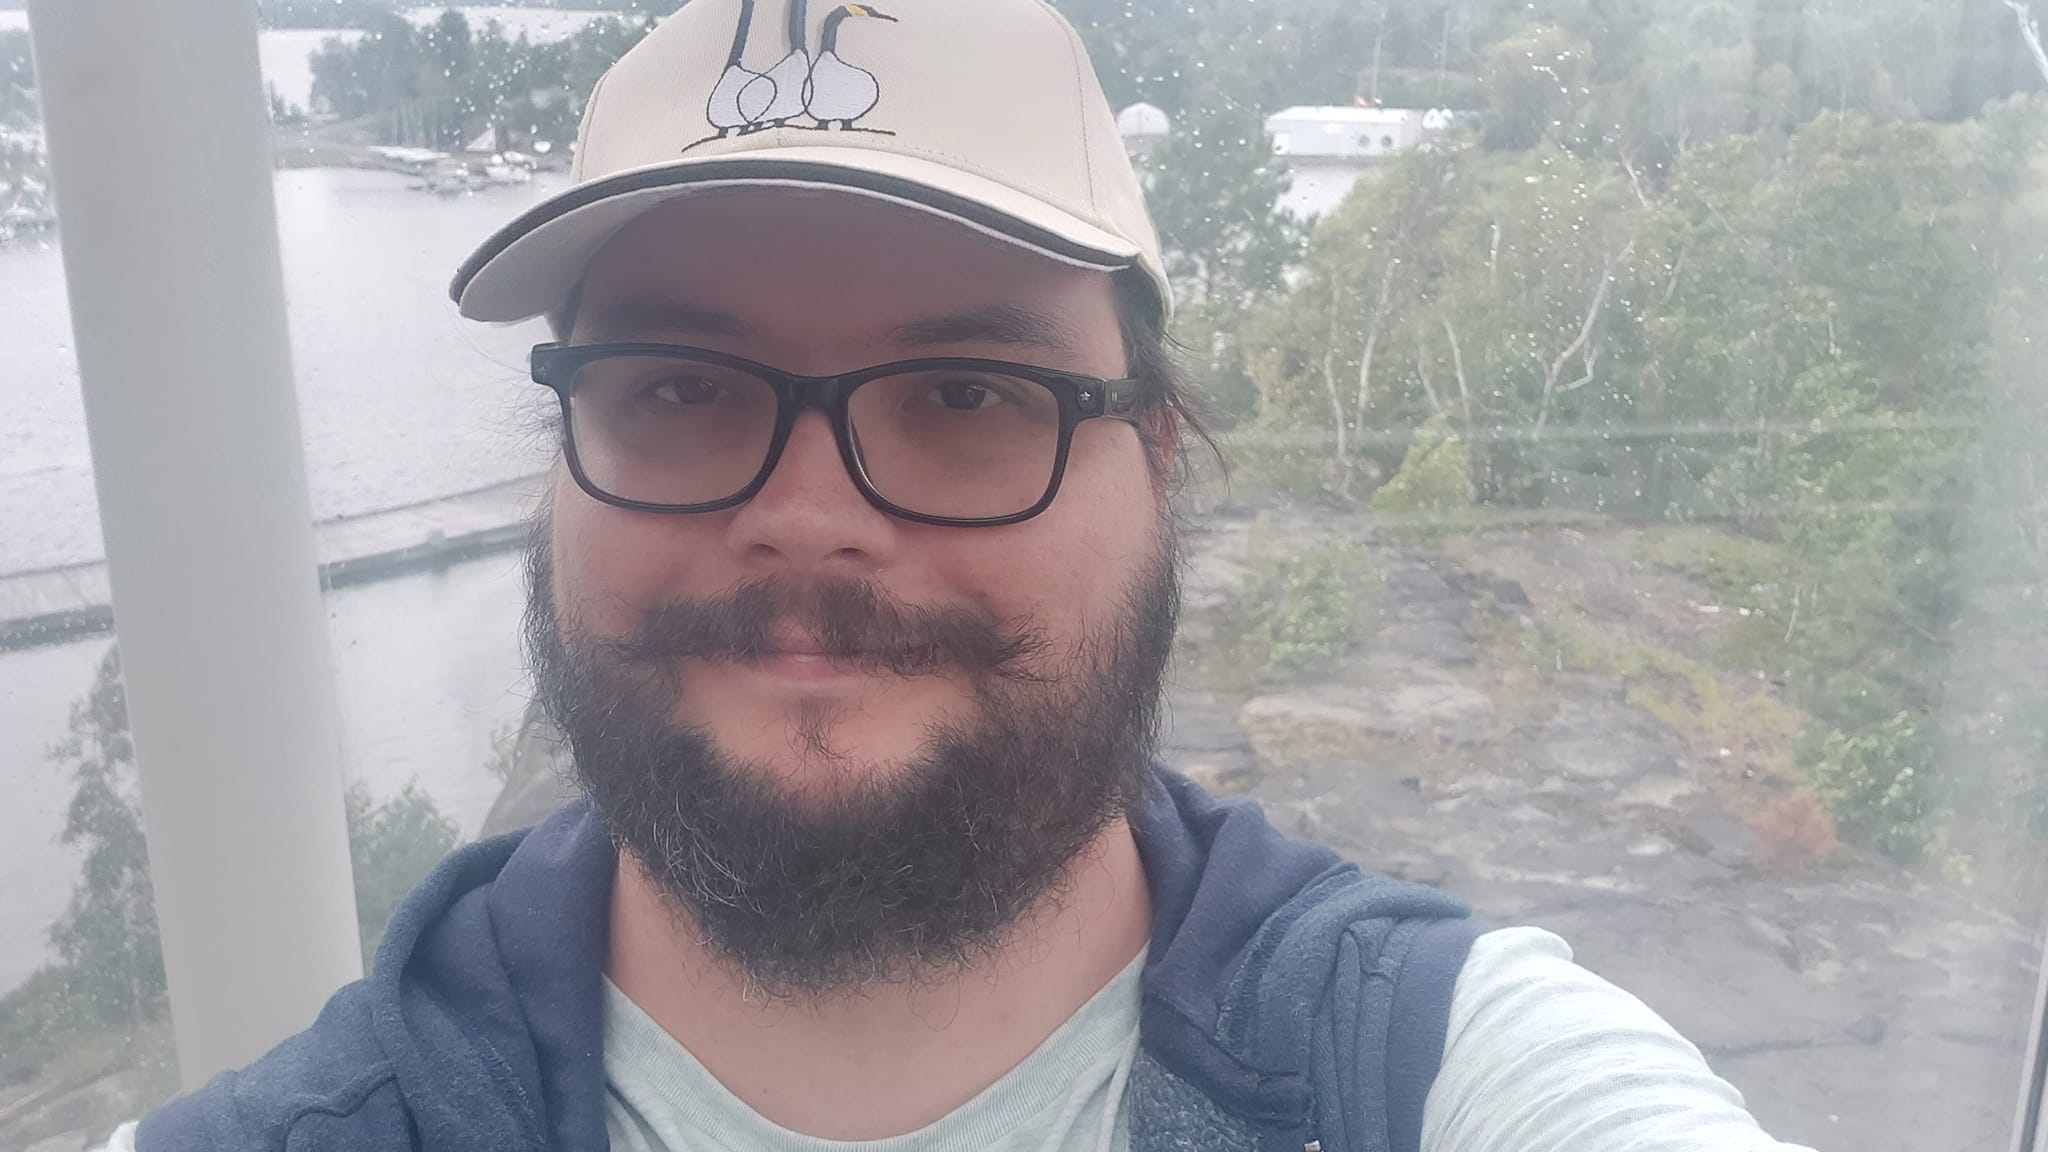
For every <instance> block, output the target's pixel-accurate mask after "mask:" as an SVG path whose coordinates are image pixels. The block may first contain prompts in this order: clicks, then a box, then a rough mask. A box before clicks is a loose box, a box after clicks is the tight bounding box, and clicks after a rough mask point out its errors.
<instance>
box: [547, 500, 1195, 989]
mask: <svg viewBox="0 0 2048 1152" xmlns="http://www.w3.org/2000/svg"><path fill="white" fill-rule="evenodd" d="M546 517H547V512H546V510H545V509H543V511H542V514H541V518H540V519H539V520H538V521H536V528H535V531H534V534H533V539H532V542H531V544H530V546H529V552H528V559H527V575H528V580H529V590H528V600H527V620H526V633H527V636H526V639H527V646H528V650H529V656H530V658H531V660H532V663H533V670H534V679H535V682H536V686H537V689H538V691H539V693H540V696H541V699H542V701H543V703H544V704H545V706H546V708H547V710H548V712H549V715H550V716H551V717H552V719H553V720H554V722H555V724H556V725H557V726H558V727H560V728H561V730H562V732H563V733H564V734H565V735H566V736H567V738H568V740H569V744H570V747H571V750H572V751H573V753H574V756H575V763H576V774H577V777H578V779H579V782H580V783H581V785H582V788H583V790H584V792H585V793H586V794H587V795H589V797H590V798H591V799H592V801H593V802H594V803H595V806H596V809H597V811H598V812H599V814H600V816H601V818H602V820H603V822H604V824H605V826H606V828H607V830H608V832H609V834H610V836H611V838H612V840H613V842H614V843H615V844H616V845H617V847H618V848H619V849H620V850H621V851H624V852H628V853H630V854H631V855H632V857H633V858H634V860H635V861H636V863H637V864H638V865H639V867H640V869H641V870H642V871H643V872H644V874H645V875H646V877H647V878H648V880H649V881H650V882H651V883H652V884H653V885H654V886H655V887H656V888H657V889H658V891H659V892H660V893H661V894H662V896H663V897H664V899H665V900H666V901H667V902H668V903H669V904H670V905H671V906H672V908H674V909H675V910H677V911H679V912H681V913H682V914H684V916H685V917H686V918H687V920H688V921H689V922H690V924H691V926H692V927H693V928H694V929H695V930H696V932H697V933H698V935H699V936H700V938H701V939H703V940H704V941H705V942H706V944H707V945H708V946H709V947H710V948H711V949H712V951H713V952H714V953H716V954H717V955H718V956H719V957H720V958H721V959H722V960H723V961H724V962H725V963H727V964H729V965H730V966H731V967H733V968H734V969H735V970H737V971H738V972H739V973H740V974H741V975H743V976H744V977H745V978H746V979H747V980H749V981H750V982H751V983H752V984H753V985H754V986H755V988H756V990H757V992H758V993H759V994H761V995H764V996H767V997H771V998H782V999H798V998H815V997H819V996H823V995H827V994H830V993H834V992H840V991H845V990H850V989H854V988H858V987H860V986H862V985H866V984H872V983H900V982H911V981H922V980H929V979H939V978H943V976H945V975H946V974H947V973H949V972H952V971H957V970H959V969H960V968H962V967H964V966H967V965H970V964H972V963H974V962H975V961H977V960H979V959H982V958H985V957H987V956H989V955H990V954H992V953H993V952H994V951H996V950H998V949H999V948H1000V947H1001V946H1002V945H1003V943H1004V942H1005V939H1006V936H1007V934H1008V931H1009V930H1010V929H1011V928H1012V927H1013V926H1015V925H1016V924H1017V923H1018V922H1019V920H1020V919H1021V918H1023V917H1025V916H1026V915H1027V914H1029V913H1030V912H1032V910H1033V909H1034V908H1036V907H1038V906H1040V905H1041V904H1045V903H1048V902H1050V901H1056V900H1057V898H1058V894H1059V887H1060V885H1061V883H1062V881H1063V879H1064V878H1065V877H1066V876H1067V875H1068V873H1069V870H1070V866H1071V865H1072V864H1073V863H1074V862H1075V860H1076V858H1077V857H1078V856H1079V855H1080V854H1081V853H1082V852H1083V851H1084V850H1085V849H1087V847H1088V846H1089V845H1090V844H1091V843H1092V842H1093V841H1094V840H1095V839H1096V838H1097V837H1098V836H1099V834H1100V833H1101V832H1102V831H1103V829H1104V828H1106V827H1107V826H1108V825H1109V824H1110V823H1111V822H1112V821H1113V820H1114V819H1116V818H1117V817H1118V816H1119V815H1121V814H1123V813H1124V812H1126V811H1128V810H1129V809H1131V808H1132V807H1133V806H1135V805H1136V804H1137V803H1138V802H1139V801H1140V799H1141V797H1142V795H1143V792H1144V789H1145V787H1146V784H1147V781H1148V780H1149V778H1150V774H1151V771H1152V769H1151V755H1152V751H1153V746H1154V742H1155V740H1156V737H1157V724H1158V716H1159V704H1160V694H1161V688H1162V685H1163V681H1164V677H1165V671H1166V665H1167V660H1168V656H1169V653H1170V650H1171V648H1172V643H1173V633H1174V626H1175V620H1176V615H1177V612H1178V607H1179V585H1178V580H1177V571H1176V565H1177V556H1176V554H1175V550H1174V546H1173V541H1172V538H1171V530H1170V528H1167V529H1163V530H1162V542H1161V547H1160V549H1159V554H1158V556H1157V557H1156V558H1155V559H1154V561H1153V563H1151V564H1150V565H1148V566H1147V567H1146V568H1145V569H1144V570H1143V571H1141V572H1139V573H1138V574H1137V575H1136V578H1135V579H1134V581H1133V582H1132V584H1131V586H1130V587H1129V588H1128V589H1127V590H1126V592H1125V594H1124V596H1123V602H1122V603H1121V604H1120V605H1119V606H1118V611H1117V612H1116V614H1115V616H1114V622H1113V624H1111V625H1109V626H1108V627H1106V628H1104V629H1102V630H1101V631H1100V634H1098V635H1096V636H1093V637H1091V638H1089V639H1088V640H1087V641H1085V642H1084V643H1083V644H1082V645H1081V646H1080V647H1079V649H1078V650H1076V651H1073V652H1070V653H1066V654H1064V655H1061V656H1058V657H1056V658H1053V659H1052V660H1050V661H1048V656H1049V645H1048V643H1047V642H1046V641H1045V639H1044V638H1043V637H1042V636H1041V635H1038V634H1037V633H1035V632H1034V631H1032V630H1030V629H1028V628H1022V629H1020V628H1017V627H1014V626H1012V627H1007V628H1006V627H1005V626H1004V625H1002V624H1001V623H1000V622H998V621H994V620H992V619H989V618H986V617H984V616H981V615H979V614H978V613H975V612H973V611H972V610H968V609H942V610H936V611H934V610H930V609H921V608H916V607H911V606H906V605H901V604H898V603H896V602H894V601H892V600H891V599H889V598H888V597H886V596H885V595H883V594H881V593H880V592H879V591H878V590H877V589H876V588H875V587H873V586H872V585H870V584H867V583H865V582H860V581H845V580H842V581H837V582H832V583H826V584H820V585H813V586H810V587H806V588H795V587H791V586H788V585H785V584H777V583H773V582H755V583H751V584H747V585H742V586H741V587H740V588H738V589H736V590H734V591H733V592H732V593H730V594H728V595H726V596H723V597H720V598H716V599H713V600H709V601H689V602H672V603H669V604H664V605H660V606H657V607H656V608H654V609H653V610H651V611H650V612H648V613H647V614H646V615H645V617H644V618H643V619H642V621H641V622H640V625H639V627H638V628H637V629H636V631H635V633H634V634H633V635H632V636H630V637H627V638H625V639H623V640H606V639H601V638H597V637H593V636H590V635H588V634H586V633H584V632H582V631H581V630H580V629H579V628H578V627H577V626H576V623H575V621H574V620H573V619H571V620H564V619H563V618H562V617H561V616H560V615H559V614H558V612H557V611H556V607H555V604H554V600H553V592H552V588H553V580H552V564H551V545H550V540H549V537H548V533H547V519H546ZM778 622H794V623H798V624H801V625H803V626H804V627H805V628H806V631H807V633H808V634H809V635H811V636H813V637H815V638H817V639H818V640H819V643H820V644H821V646H822V647H824V649H825V650H826V652H827V653H828V654H831V655H845V656H858V657H859V658H860V659H862V660H865V661H867V662H868V663H869V664H870V665H871V666H873V667H875V668H876V669H878V670H886V671H889V672H892V673H895V674H906V675H907V674H920V673H930V672H935V671H944V670H954V671H959V672H964V673H965V674H966V678H967V679H968V681H969V683H971V684H972V685H973V687H974V697H975V700H974V707H973V708H972V709H971V710H970V714H969V717H968V718H967V719H965V720H962V721H960V722H958V723H944V724H939V725H936V726H934V727H932V728H929V729H928V730H927V732H926V740H925V744H924V746H923V750H922V751H921V752H920V753H919V754H918V755H916V756H915V757H914V758H913V760H912V761H911V762H910V763H908V764H904V765H886V766H884V765H872V764H869V765H862V764H853V763H849V764H848V766H847V770H846V779H845V781H843V782H835V783H834V785H833V786H832V787H829V788H826V789H824V790H823V792H824V794H823V795H822V796H820V795H803V796H795V795H791V794H789V790H788V789H787V788H786V787H784V786H782V785H780V784H779V783H778V781H781V780H782V779H784V777H785V775H786V774H785V773H784V772H781V771H778V770H777V768H776V766H775V765H773V764H771V763H762V762H748V761H743V760H740V759H738V758H736V757H734V756H733V755H731V754H730V753H728V752H727V751H726V750H725V749H723V748H721V747H720V746H719V745H718V744H717V742H716V741H715V740H713V739H712V737H711V736H710V734H709V733H708V732H707V731H705V730H704V729H703V728H700V727H696V726H687V725H678V724H676V723H674V722H673V721H672V720H671V716H672V714H673V712H674V707H675V701H676V700H677V698H678V696H677V694H678V692H679V691H681V690H682V677H681V673H680V670H679V665H680V664H681V663H682V661H683V660H684V659H686V658H691V657H694V658H698V659H707V660H718V659H736V658H745V657H747V656H749V655H752V654H756V653H760V652H763V651H768V650H771V648H772V645H771V644H770V642H769V639H768V636H769V628H770V627H771V626H772V625H774V624H776V623H778ZM797 711H798V715H797V716H795V717H793V719H792V723H793V725H794V730H793V731H792V733H791V735H792V737H793V747H796V748H804V749H807V750H808V751H810V752H811V753H813V754H818V755H837V754H836V753H833V752H832V751H831V750H830V747H829V740H828V738H827V737H825V736H824V735H823V732H824V731H825V729H826V727H827V725H828V723H829V720H828V719H826V718H822V717H816V716H814V717H812V718H811V719H810V720H806V719H805V717H804V716H803V711H804V710H803V709H798V710H797Z"/></svg>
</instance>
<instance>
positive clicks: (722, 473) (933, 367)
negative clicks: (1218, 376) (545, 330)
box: [532, 344, 1139, 527]
mask: <svg viewBox="0 0 2048 1152" xmlns="http://www.w3.org/2000/svg"><path fill="white" fill-rule="evenodd" d="M532 368H533V379H534V381H535V382H536V383H539V384H544V385H546V386H547V387H549V388H552V389H554V391H555V394H556V396H557V397H559V398H560V400H561V404H562V430H563V431H562V445H563V450H564V452H565V453H566V454H567V457H568V461H569V471H570V474H571V475H573V476H574V477H575V478H576V483H577V485H578V486H579V487H581V488H582V489H583V490H584V491H585V492H587V493H589V494H590V495H591V496H592V497H594V498H596V499H598V500H602V501H604V502H605V503H607V504H613V505H616V506H618V507H621V508H635V509H639V510H641V511H645V512H715V511H717V510H719V509H721V508H730V507H733V506H734V505H736V504H739V503H742V502H744V501H746V500H748V499H750V498H751V497H752V496H753V495H754V494H755V493H756V492H759V491H760V490H761V486H762V485H763V484H766V483H767V482H768V476H769V474H770V473H771V472H773V471H774V470H775V462H776V461H777V460H779V459H780V458H781V456H782V449H783V447H784V446H785V445H786V444H788V442H789V433H790V430H791V429H792V428H794V427H795V426H796V419H797V417H798V416H799V415H800V414H802V412H803V411H804V410H805V409H806V408H816V409H818V410H819V411H820V412H822V413H824V414H825V417H826V419H827V420H828V421H829V422H830V423H831V425H832V435H833V437H834V439H836V440H837V441H838V443H839V455H840V458H841V459H842V460H843V461H845V464H846V470H847V472H848V474H850V475H851V476H852V477H853V482H854V485H855V486H856V487H858V488H859V489H860V491H861V494H862V495H864V496H866V497H867V499H868V502H869V503H871V504H873V505H874V506H875V507H877V508H880V509H881V510H882V511H884V512H887V513H889V514H890V515H893V516H900V517H902V518H904V519H906V520H915V521H918V522H920V523H924V524H945V525H958V526H964V527H974V526H993V525H998V524H1014V523H1016V522H1018V521H1020V520H1027V519H1030V518H1031V517H1033V516H1036V515H1038V514H1039V513H1040V512H1043V511H1045V509H1046V507H1047V506H1048V505H1050V504H1051V503H1052V500H1053V497H1054V496H1055V495H1057V494H1058V493H1059V488H1060V478H1061V476H1062V475H1064V474H1065V472H1066V468H1067V451H1068V448H1069V447H1070V446H1071V445H1072V443H1073V437H1074V427H1075V426H1076V425H1078V424H1079V423H1080V422H1081V421H1083V420H1089V419H1093V418H1095V417H1098V416H1110V417H1117V418H1121V419H1125V420H1134V417H1133V416H1132V413H1133V412H1134V411H1135V410H1136V408H1137V405H1138V399H1139V389H1138V386H1137V384H1136V382H1134V381H1131V380H1099V379H1096V378H1095V377H1092V376H1081V375H1077V374H1075V373H1072V372H1060V371H1055V370H1053V369H1050V368H1039V367H1035V366H1033V365H1029V364H1013V363H1010V362H1008V361H1003V360H980V359H974V358H971V357H959V356H945V357H933V358H928V359H922V360H899V361H896V362H893V363H889V364H879V365H876V366H875V367H873V368H863V369H860V370H859V371H857V372H844V373H841V374H839V375H837V376H797V375H793V374H791V373H788V372H783V371H779V370H777V369H774V368H770V367H769V366H767V365H766V364H758V363H755V362H754V361H752V360H746V359H742V358H741V357H738V356H729V355H726V354H725V353H723V352H714V351H711V350H709V349H705V348H691V347H687V346H683V345H678V344H540V345H536V346H535V347H534V349H533V354H532Z"/></svg>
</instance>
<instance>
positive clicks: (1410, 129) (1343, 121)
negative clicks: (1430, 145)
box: [1266, 105, 1451, 216]
mask: <svg viewBox="0 0 2048 1152" xmlns="http://www.w3.org/2000/svg"><path fill="white" fill-rule="evenodd" d="M1450 123H1451V114H1450V113H1448V112H1439V111H1436V110H1430V111H1424V110H1422V109H1420V108H1353V107H1345V106H1343V105H1330V106H1311V105H1302V106H1298V107H1294V108H1287V109H1283V110H1281V111H1279V112H1275V113H1274V114H1272V115H1271V116H1268V117H1266V132H1267V134H1268V135H1270V136H1272V138H1273V151H1274V152H1275V153H1276V154H1277V155H1280V156H1284V157H1286V159H1287V165H1288V168H1289V169H1290V170H1291V172H1292V174H1293V178H1292V180H1291V181H1290V183H1289V185H1288V189H1287V193H1286V195H1284V196H1282V197H1281V198H1280V207H1282V208H1284V209H1286V210H1287V211H1289V212H1292V213H1294V214H1295V215H1296V216H1321V215H1323V214H1325V213H1327V212H1329V211H1330V210H1331V209H1332V208H1335V207H1336V206H1337V205H1338V204H1340V203H1342V202H1343V200H1344V197H1345V196H1347V195H1349V194H1350V192H1351V188H1352V185H1354V184H1357V183H1358V180H1359V177H1361V176H1363V175H1365V173H1367V172H1368V171H1371V170H1372V169H1373V168H1374V167H1375V166H1376V165H1378V164H1380V163H1381V162H1383V161H1384V160H1385V159H1386V158H1387V157H1389V156H1393V155H1397V154H1399V153H1402V152H1406V151H1408V150H1409V149H1411V148H1415V147H1417V146H1419V145H1421V144H1423V143H1425V142H1427V141H1429V140H1431V139H1433V138H1434V137H1436V136H1438V135H1439V134H1441V133H1442V132H1443V131H1444V129H1445V128H1447V127H1449V126H1450Z"/></svg>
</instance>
